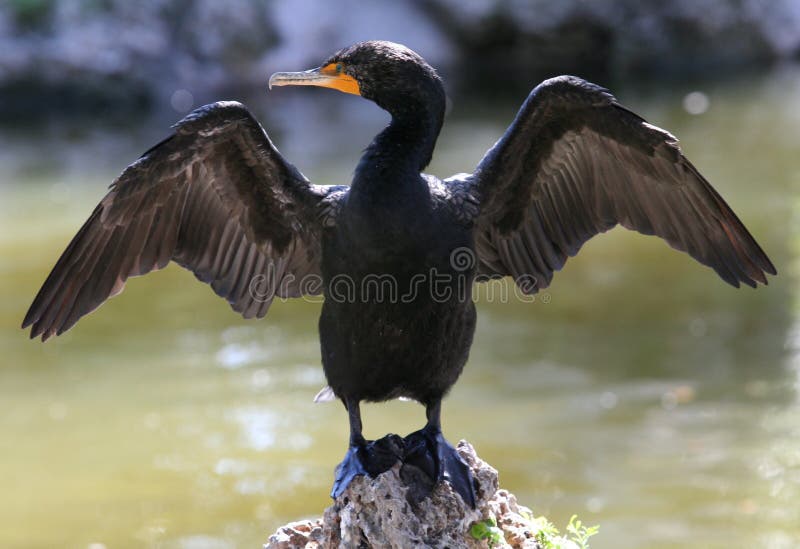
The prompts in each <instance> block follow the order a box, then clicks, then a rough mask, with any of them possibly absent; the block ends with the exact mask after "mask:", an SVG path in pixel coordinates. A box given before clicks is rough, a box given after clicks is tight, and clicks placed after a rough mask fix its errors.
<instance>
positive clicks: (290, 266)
mask: <svg viewBox="0 0 800 549" xmlns="http://www.w3.org/2000/svg"><path fill="white" fill-rule="evenodd" d="M344 192H345V191H344V188H343V187H323V186H317V185H312V184H311V183H310V182H309V181H308V180H307V179H306V178H305V177H304V176H303V175H302V174H301V173H300V172H299V171H298V170H297V169H296V168H295V167H294V166H293V165H292V164H290V163H289V162H287V161H286V160H285V159H284V158H283V157H282V156H281V154H280V153H279V152H278V150H277V149H276V148H275V147H274V146H273V144H272V143H271V142H270V140H269V138H268V137H267V135H266V133H265V132H264V130H263V129H262V128H261V126H260V125H259V123H258V122H257V121H256V120H255V118H254V117H253V116H252V115H251V114H250V112H249V111H248V110H247V109H246V108H245V107H244V106H243V105H241V104H240V103H235V102H220V103H214V104H212V105H207V106H205V107H201V108H199V109H197V110H196V111H194V112H192V113H191V114H189V115H188V116H187V117H186V118H184V119H183V120H181V121H180V122H179V123H178V124H176V126H175V132H174V133H173V135H171V136H170V137H168V138H167V139H165V140H164V141H162V142H161V143H159V144H158V145H156V146H155V147H153V148H151V149H150V150H149V151H147V152H146V153H145V154H144V155H142V157H141V158H140V159H139V160H137V161H136V162H135V163H133V164H132V165H130V166H129V167H128V168H126V169H125V171H124V172H123V173H122V175H120V176H119V177H118V178H117V180H116V181H114V183H113V184H112V185H111V190H110V191H109V193H108V194H107V195H106V196H105V197H104V198H103V200H102V201H101V202H100V204H98V206H97V207H96V208H95V210H94V212H93V213H92V215H91V216H90V217H89V219H88V220H87V221H86V223H85V224H84V225H83V227H81V229H80V231H79V232H78V234H77V235H75V237H74V238H73V239H72V241H71V242H70V244H69V246H68V247H67V249H66V250H65V251H64V253H63V254H62V255H61V258H60V259H59V260H58V262H57V263H56V265H55V267H54V268H53V270H52V272H51V273H50V275H49V276H48V277H47V280H46V281H45V283H44V284H43V286H42V288H41V290H39V293H38V294H37V296H36V298H35V299H34V301H33V304H32V305H31V307H30V309H29V310H28V314H27V315H26V316H25V320H24V321H23V328H24V327H27V326H30V325H32V328H31V337H32V338H33V337H37V336H39V335H41V336H42V340H45V339H47V338H48V337H50V336H52V335H58V334H61V333H62V332H64V331H66V330H68V329H69V328H70V327H71V326H72V325H73V324H75V323H76V322H77V321H78V319H80V318H81V317H82V316H83V315H85V314H87V313H89V312H91V311H92V310H94V309H95V308H97V307H98V306H100V305H101V304H102V303H103V302H104V301H105V300H106V299H108V298H109V297H111V296H113V295H115V294H117V293H119V292H120V291H122V289H123V287H124V285H125V281H126V280H127V279H128V277H131V276H137V275H143V274H146V273H148V272H150V271H153V270H157V269H161V268H163V267H165V266H166V265H167V263H169V261H170V260H172V261H175V262H176V263H178V264H179V265H181V266H183V267H186V268H187V269H189V270H191V271H192V272H194V274H195V276H197V278H198V279H200V280H201V281H203V282H206V283H208V284H210V285H211V287H212V288H213V290H214V291H215V292H216V293H217V294H218V295H219V296H221V297H223V298H225V299H226V300H227V301H228V302H229V303H230V305H231V307H232V308H233V309H234V310H235V311H237V312H239V313H241V314H242V315H243V316H244V317H245V318H251V317H262V316H264V315H265V314H266V312H267V309H268V308H269V305H270V303H271V302H272V299H273V297H275V296H280V297H296V296H299V295H301V294H306V293H320V292H321V281H320V280H319V278H318V277H316V275H318V274H319V271H320V267H319V262H320V254H321V251H320V247H321V245H320V239H321V232H322V227H323V226H324V225H325V224H326V223H328V222H329V221H330V220H329V219H328V218H329V217H330V216H329V215H328V213H327V212H328V211H329V210H331V209H333V210H335V209H336V205H337V202H336V200H337V199H338V198H337V197H341V196H342V195H343V194H344ZM309 275H312V276H309ZM315 277H316V278H315Z"/></svg>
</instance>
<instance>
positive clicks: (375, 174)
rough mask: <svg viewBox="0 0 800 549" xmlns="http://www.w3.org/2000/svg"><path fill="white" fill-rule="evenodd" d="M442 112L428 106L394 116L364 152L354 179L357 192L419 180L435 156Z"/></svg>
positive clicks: (394, 114) (393, 114)
mask: <svg viewBox="0 0 800 549" xmlns="http://www.w3.org/2000/svg"><path fill="white" fill-rule="evenodd" d="M443 111H444V109H443V108H442V109H436V108H435V106H433V105H427V106H426V107H424V108H421V109H419V110H417V109H413V108H411V109H407V110H405V111H403V112H400V113H392V120H391V122H390V123H389V125H388V126H387V127H386V128H384V130H383V131H382V132H381V133H379V134H378V135H377V136H376V137H375V139H373V140H372V143H370V145H369V146H368V147H367V149H366V150H365V151H364V154H363V156H362V157H361V161H360V162H359V164H358V167H357V168H356V173H355V177H354V179H353V186H354V188H357V187H359V186H362V185H363V186H369V187H370V188H372V189H374V190H376V191H378V190H379V189H378V188H377V187H381V186H383V185H392V186H395V185H397V183H398V182H401V181H411V180H412V178H413V180H419V173H420V172H421V171H422V170H423V169H424V168H425V166H427V165H428V164H429V163H430V161H431V157H432V156H433V148H434V147H435V146H436V139H437V137H438V136H439V131H440V130H441V127H442V121H443V115H444V112H443ZM381 190H383V189H381Z"/></svg>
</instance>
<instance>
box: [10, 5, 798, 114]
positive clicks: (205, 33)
mask: <svg viewBox="0 0 800 549" xmlns="http://www.w3.org/2000/svg"><path fill="white" fill-rule="evenodd" d="M370 38H372V39H374V38H382V39H388V40H395V41H400V42H404V43H406V44H408V45H409V46H410V47H412V48H413V49H416V50H418V51H419V52H420V53H422V54H423V55H424V56H425V57H426V58H427V59H428V60H429V61H430V62H431V63H432V64H434V65H435V66H437V67H438V68H439V69H440V70H441V72H442V73H443V74H444V75H445V77H446V78H447V82H448V84H449V85H450V87H451V91H454V92H468V93H470V94H478V95H479V96H480V94H483V95H484V96H487V97H488V96H491V97H493V98H494V97H495V96H496V95H497V93H505V94H507V95H509V96H513V97H515V98H517V99H518V98H519V96H520V94H524V93H525V92H526V91H527V90H529V89H530V88H531V87H532V85H533V84H535V83H537V82H539V81H540V80H542V79H543V78H545V77H548V76H552V75H555V74H563V73H576V74H579V75H581V76H584V77H586V78H589V79H593V80H597V81H600V82H601V83H604V84H611V83H612V81H614V80H618V79H630V78H642V77H653V76H654V75H658V76H659V77H660V78H663V77H664V76H665V75H668V76H670V77H673V78H683V77H687V76H689V77H691V76H698V75H704V76H709V75H712V76H714V75H719V74H725V73H731V72H735V71H740V70H741V69H743V68H747V67H758V66H763V65H764V64H765V63H773V62H776V61H779V60H783V59H791V58H797V57H798V53H800V2H796V1H795V0H771V1H769V2H767V1H764V0H674V1H671V2H662V1H660V0H593V1H588V0H563V1H559V2H553V1H552V0H502V1H495V0H409V1H406V2H394V1H389V0H382V1H376V2H360V1H358V0H339V1H337V2H328V1H325V0H273V1H269V2H267V1H264V0H231V1H229V2H218V1H216V0H196V1H195V0H142V1H139V2H128V1H126V0H59V1H58V2H53V1H51V0H6V1H5V2H3V3H0V121H13V120H14V119H17V120H20V119H27V118H29V117H31V116H37V115H38V116H42V117H49V116H60V117H64V116H81V115H84V114H91V115H92V116H93V117H98V115H99V116H109V117H119V116H122V117H124V116H130V115H134V114H136V115H139V114H141V112H142V111H148V110H150V109H154V108H161V106H163V105H171V106H172V108H173V109H174V110H177V111H186V110H188V109H189V108H191V107H192V106H196V105H200V104H203V103H206V102H209V101H211V100H213V99H217V98H219V97H238V98H246V97H247V96H248V95H252V94H254V93H260V92H262V91H263V88H264V86H265V82H266V79H267V77H268V75H269V74H270V73H271V72H274V71H275V70H294V69H301V68H306V67H309V66H311V65H314V64H316V63H318V62H319V61H320V60H321V59H323V58H324V57H325V56H327V55H328V54H330V53H332V50H334V49H336V48H339V47H341V46H345V45H347V44H350V43H352V42H355V41H358V40H364V39H370Z"/></svg>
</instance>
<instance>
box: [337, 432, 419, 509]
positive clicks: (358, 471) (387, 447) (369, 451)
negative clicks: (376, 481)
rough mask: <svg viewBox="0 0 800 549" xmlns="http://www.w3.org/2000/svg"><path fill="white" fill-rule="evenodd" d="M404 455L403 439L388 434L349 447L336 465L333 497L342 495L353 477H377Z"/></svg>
mask: <svg viewBox="0 0 800 549" xmlns="http://www.w3.org/2000/svg"><path fill="white" fill-rule="evenodd" d="M402 457H403V439H401V438H400V437H399V436H397V435H387V436H385V437H383V438H382V439H379V440H375V441H364V442H363V443H362V444H353V445H351V446H350V447H349V448H348V449H347V453H346V454H345V455H344V459H343V460H342V462H341V463H340V464H339V465H338V466H337V467H336V476H335V480H334V481H333V488H332V489H331V497H332V498H334V499H336V498H338V497H339V496H341V495H342V494H343V493H344V491H345V490H347V487H348V486H350V483H351V482H353V479H354V478H356V477H357V476H359V475H367V476H368V477H370V478H375V477H377V476H378V475H380V474H381V473H383V472H385V471H388V470H389V469H391V468H392V466H393V465H394V464H395V463H397V462H398V461H400V460H401V459H402Z"/></svg>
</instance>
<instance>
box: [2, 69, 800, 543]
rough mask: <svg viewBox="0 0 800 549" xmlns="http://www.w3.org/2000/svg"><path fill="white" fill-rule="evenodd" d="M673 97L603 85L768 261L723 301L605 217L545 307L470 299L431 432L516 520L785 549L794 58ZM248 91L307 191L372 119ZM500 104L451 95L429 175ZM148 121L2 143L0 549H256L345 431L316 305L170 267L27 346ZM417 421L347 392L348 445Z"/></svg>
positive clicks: (798, 474)
mask: <svg viewBox="0 0 800 549" xmlns="http://www.w3.org/2000/svg"><path fill="white" fill-rule="evenodd" d="M671 88H672V89H671V90H670V91H661V90H657V89H646V88H634V87H625V86H623V87H621V88H618V89H617V90H616V91H617V94H618V95H619V96H620V97H621V98H622V100H623V101H624V102H625V103H626V104H628V105H629V106H631V107H632V108H634V109H635V110H637V111H638V112H640V113H642V114H643V115H645V116H646V117H647V118H648V119H650V120H651V121H652V122H653V123H655V124H658V125H661V126H664V127H666V128H668V129H670V130H671V131H672V132H673V133H675V134H676V135H678V136H679V137H680V138H681V139H682V144H683V147H684V150H685V151H686V152H687V154H688V155H689V157H690V158H691V159H692V160H693V161H694V162H695V163H696V164H697V166H698V167H699V168H700V169H701V170H702V172H703V173H704V174H705V175H706V176H707V177H708V178H709V179H710V180H711V181H712V182H713V183H714V184H715V185H716V187H717V188H718V189H719V190H720V191H721V193H722V194H723V195H724V196H725V197H726V199H728V201H729V202H730V203H731V205H732V206H733V207H734V209H735V210H736V211H737V212H738V213H739V214H740V216H741V217H742V219H743V220H744V221H745V223H746V224H747V225H748V227H749V228H750V229H751V230H752V231H753V233H754V234H755V235H756V236H757V238H758V239H759V241H760V242H761V243H762V244H763V246H764V247H765V249H766V250H767V252H768V253H769V254H770V256H771V258H772V259H773V261H774V262H775V264H776V265H777V267H778V270H779V271H780V277H778V278H776V279H773V280H771V282H770V285H769V286H768V287H767V288H762V289H759V290H758V291H752V290H750V289H742V290H738V291H737V290H734V289H732V288H730V287H728V286H726V285H725V284H724V283H722V282H721V281H720V280H719V279H718V278H716V276H715V275H714V274H713V273H712V272H711V271H710V270H708V269H706V268H703V267H701V266H699V265H697V264H695V263H693V262H692V261H690V260H689V259H688V257H686V256H684V255H682V254H679V253H677V252H675V251H673V250H671V249H670V248H669V247H668V246H666V245H665V244H663V243H662V242H660V241H658V240H655V239H652V238H646V237H642V236H639V235H636V234H633V233H629V232H626V231H624V230H622V229H616V230H614V231H612V232H611V233H610V234H607V235H603V236H602V237H599V238H597V239H595V240H593V241H591V242H590V243H589V244H588V245H587V246H585V248H584V249H583V250H582V251H581V253H580V255H579V256H578V257H576V258H574V259H571V260H570V261H569V262H568V264H567V266H566V268H565V269H564V271H563V272H561V273H560V274H558V275H557V276H556V278H555V280H554V283H553V285H552V286H551V287H550V288H549V289H548V290H547V293H546V297H547V299H541V298H540V299H538V300H537V301H536V302H535V303H532V304H531V303H519V302H514V301H512V302H509V303H497V302H494V303H487V302H486V300H485V299H482V300H481V302H480V304H479V315H480V316H479V325H478V332H477V335H476V340H475V345H474V347H473V350H472V355H471V359H470V362H469V364H468V365H467V368H466V370H465V372H464V375H463V377H462V379H461V380H460V382H459V383H458V384H457V386H456V387H455V389H454V390H453V392H452V394H451V395H450V397H449V398H448V399H447V400H446V403H445V408H444V425H445V432H446V434H447V435H448V436H449V438H450V439H451V440H458V439H459V438H466V439H468V440H470V441H471V442H472V443H473V444H474V445H475V446H476V448H477V449H478V451H479V453H480V454H481V455H482V456H483V457H484V458H485V459H486V460H488V461H489V462H490V463H492V464H493V465H494V466H495V467H497V468H498V469H499V471H500V476H501V482H502V484H503V485H504V487H506V488H508V489H510V490H512V491H514V492H515V493H516V494H517V496H518V497H519V499H520V500H521V502H523V503H524V504H526V505H528V506H530V507H532V508H533V509H534V511H535V513H536V514H546V515H548V516H549V517H550V518H551V519H552V520H554V521H555V522H556V523H557V524H558V525H562V526H563V524H565V523H566V521H567V520H568V518H569V516H570V515H571V514H572V513H578V514H579V515H580V516H581V518H583V519H584V521H585V522H588V523H592V524H593V523H599V524H600V525H601V530H600V531H601V533H600V534H599V535H598V536H597V537H596V538H594V539H593V542H592V547H595V548H601V549H602V548H612V547H613V548H632V547H651V548H660V547H676V546H686V547H769V548H780V547H796V546H798V545H800V526H799V525H800V359H799V358H798V356H800V355H798V353H800V321H799V320H798V296H797V289H796V288H797V285H796V274H797V259H796V258H797V256H798V254H799V253H800V239H799V236H798V235H800V227H799V226H798V214H800V201H799V200H798V198H797V189H798V186H800V164H799V163H798V161H797V159H798V152H799V149H800V131H799V130H798V129H797V128H798V127H800V125H799V124H800V103H798V101H797V97H798V96H800V95H799V94H800V71H798V70H796V69H791V68H789V69H780V70H776V71H774V72H772V73H770V74H765V75H761V76H748V77H746V78H744V77H743V78H742V79H741V80H740V81H735V82H727V83H721V84H715V85H704V86H702V87H700V88H698V87H696V86H691V85H674V86H672V87H671ZM315 91H317V92H319V90H315ZM693 91H701V92H702V93H703V94H705V97H706V98H707V100H708V104H707V105H706V107H707V110H705V112H702V113H701V114H697V115H692V114H689V113H688V112H687V110H686V109H689V110H692V111H697V110H698V105H700V107H702V105H703V102H702V101H700V103H698V101H697V100H698V97H699V96H696V95H694V96H692V99H687V101H688V103H687V105H688V106H687V107H686V108H684V99H685V98H686V95H687V94H689V93H690V92H693ZM273 94H274V92H273ZM700 99H702V98H700ZM258 101H260V102H262V107H263V108H265V109H266V110H269V111H270V112H273V113H274V114H273V115H272V116H271V117H264V123H265V126H267V127H268V128H270V130H271V133H272V134H273V137H274V138H275V140H276V142H277V144H278V145H279V147H280V148H281V150H282V151H283V153H284V154H285V155H286V156H287V157H288V158H290V159H291V160H293V161H295V162H296V163H297V164H298V165H299V167H300V168H301V169H302V170H303V171H304V172H305V173H306V174H307V175H309V177H311V178H312V179H313V180H315V181H318V182H323V183H336V182H341V181H345V180H346V179H347V178H348V177H349V173H350V172H351V171H352V166H353V165H354V164H355V161H356V158H357V155H358V152H359V149H360V148H361V147H362V146H363V144H365V143H366V142H367V140H368V138H369V135H370V134H372V133H374V132H375V131H376V129H377V128H378V125H379V123H380V116H381V115H377V116H376V114H375V110H374V109H372V108H370V106H368V105H362V104H361V103H359V102H358V100H357V99H356V98H351V97H345V96H336V97H333V94H325V93H324V92H321V93H307V94H305V93H299V94H282V95H281V96H277V95H270V96H268V97H267V98H263V97H262V98H259V100H258ZM459 105H460V106H459ZM271 106H272V107H271ZM270 107H271V108H270ZM515 110H516V106H515V105H500V106H493V107H491V108H490V107H487V106H478V105H468V104H466V103H464V104H460V103H457V104H456V107H455V108H454V109H453V111H452V112H451V114H450V117H449V119H448V121H447V123H446V126H445V131H444V133H443V135H442V139H441V140H440V145H439V148H438V152H437V156H436V159H435V162H434V164H433V166H432V167H431V171H432V172H433V173H436V174H438V175H442V176H445V175H449V174H450V173H454V172H457V171H466V170H471V169H472V166H473V165H474V164H475V163H476V162H477V160H478V158H480V155H481V154H482V153H483V151H484V150H485V149H486V148H487V147H488V146H489V145H491V143H492V142H493V141H494V140H495V139H496V138H497V137H498V136H499V135H500V133H501V132H502V131H503V129H504V128H505V126H506V124H507V122H508V121H510V120H511V118H512V117H513V114H514V112H515ZM699 110H700V111H703V109H702V108H700V109H699ZM345 124H347V125H346V126H345ZM164 127H165V125H164V124H163V123H152V122H150V123H147V124H143V125H142V127H138V128H134V129H125V130H114V129H109V128H105V129H88V130H86V129H83V130H75V129H72V130H69V131H67V130H63V129H59V128H51V129H43V130H39V131H36V132H33V131H27V132H12V131H10V130H8V131H7V132H6V133H4V134H3V137H2V140H3V147H2V149H3V152H2V153H1V154H2V157H0V180H2V185H1V186H0V224H1V225H0V272H1V273H2V277H0V296H1V298H0V323H1V324H0V325H1V326H2V329H1V330H0V343H1V344H2V349H3V354H2V359H0V455H2V459H0V489H1V490H2V494H3V495H2V496H0V545H1V546H3V547H77V548H82V547H89V546H90V544H92V543H101V544H104V545H105V546H106V547H109V548H111V547H129V546H149V547H166V548H172V547H176V548H177V547H181V548H183V547H191V548H199V547H203V548H222V547H245V546H250V547H257V546H259V544H260V543H262V542H263V541H265V540H266V538H267V536H268V535H269V533H271V532H272V531H273V530H274V529H275V528H276V527H277V526H279V525H280V524H282V523H285V522H287V521H290V520H295V519H299V518H302V517H308V516H315V515H319V514H320V513H321V511H322V510H323V509H324V508H325V506H326V505H327V504H328V503H329V499H328V497H327V493H328V490H329V488H330V485H331V482H332V478H333V477H332V470H333V467H334V465H335V464H336V463H337V462H338V461H339V460H340V459H341V457H342V456H343V454H344V450H345V443H346V437H347V421H346V417H345V413H344V410H343V408H342V407H341V406H340V405H339V404H334V403H328V404H313V403H312V402H311V400H312V398H313V396H314V395H315V393H316V392H317V390H319V389H320V388H321V387H322V386H323V385H324V380H323V377H322V373H321V369H320V367H319V351H318V346H317V337H316V318H317V315H318V312H319V305H318V304H313V303H303V302H299V301H295V302H289V303H278V304H275V305H274V306H273V308H272V310H271V311H270V313H269V315H268V317H267V318H266V319H265V320H263V321H260V322H247V321H244V320H241V319H239V318H238V317H237V316H236V315H235V314H234V313H232V312H231V311H230V309H229V307H228V306H227V304H226V303H225V302H224V301H222V300H220V299H219V298H217V297H216V296H214V295H213V293H212V292H211V291H210V290H209V289H208V288H206V287H204V286H203V285H201V284H199V283H196V282H195V280H194V278H193V277H192V275H191V274H190V273H188V272H186V271H183V270H182V269H180V268H178V267H174V266H172V267H170V268H168V269H166V270H165V271H162V272H158V273H153V274H151V275H148V276H147V277H144V278H138V279H133V280H131V281H129V283H128V287H127V290H126V291H125V292H124V293H123V294H122V295H121V296H119V297H117V298H114V299H113V300H112V301H110V302H109V303H107V304H106V305H104V306H103V307H102V309H101V310H100V311H98V312H96V313H95V314H92V315H90V316H89V317H86V318H84V319H83V320H82V321H81V322H80V323H79V324H78V326H77V327H76V328H75V329H73V330H72V331H70V332H69V333H68V334H66V335H64V336H63V337H61V338H57V339H55V340H53V341H50V342H48V343H47V344H45V345H42V344H41V343H39V342H31V341H28V340H27V338H26V336H25V334H24V333H23V332H21V331H20V330H19V329H18V325H19V322H20V321H21V319H22V317H23V315H24V312H25V310H26V308H27V306H28V305H29V303H30V301H31V299H32V297H33V295H34V293H35V291H36V289H37V288H38V287H39V285H40V284H41V282H42V281H43V279H44V277H45V275H46V273H47V271H48V270H49V268H50V267H51V266H52V264H53V262H54V261H55V259H56V257H57V255H58V253H60V251H61V250H62V249H63V247H64V246H65V245H66V243H67V241H68V240H69V238H70V237H71V236H72V234H74V232H75V231H76V230H77V228H78V226H79V224H80V223H81V222H82V221H83V220H84V219H85V218H86V217H87V216H88V214H89V212H90V211H91V209H92V208H93V206H94V204H95V203H96V202H97V200H98V199H99V198H100V196H101V195H102V193H103V189H104V188H105V186H106V185H107V184H108V182H109V181H110V180H111V179H112V178H113V176H114V174H115V173H116V172H118V171H119V170H120V169H121V168H122V167H123V166H124V165H125V164H126V163H127V162H129V161H131V160H132V159H134V158H135V157H136V155H137V154H139V153H140V152H141V151H142V150H144V149H145V148H147V147H148V146H149V145H150V144H151V143H152V142H154V141H155V140H156V139H157V138H158V137H159V135H160V134H161V133H162V128H164ZM343 127H345V128H347V136H346V137H347V138H346V139H343V138H342V128H343ZM272 128H275V130H272ZM423 417H424V416H423V410H422V408H421V407H419V406H418V405H416V404H413V403H405V402H392V403H388V404H383V405H367V406H365V407H364V420H365V430H366V435H367V436H369V437H379V436H381V435H383V434H385V433H387V432H397V433H401V434H405V433H408V432H411V431H412V430H415V429H417V428H419V426H420V425H421V424H422V422H423Z"/></svg>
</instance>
